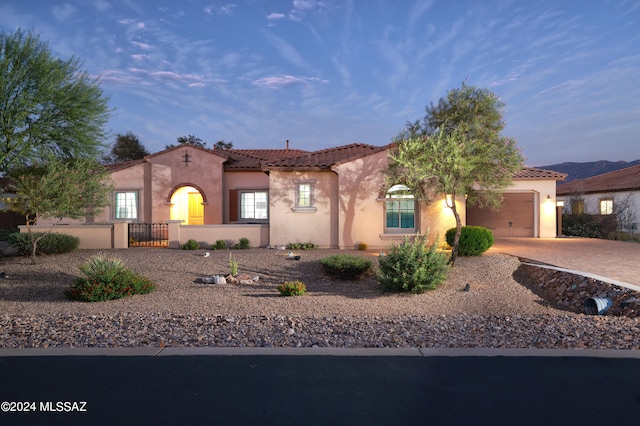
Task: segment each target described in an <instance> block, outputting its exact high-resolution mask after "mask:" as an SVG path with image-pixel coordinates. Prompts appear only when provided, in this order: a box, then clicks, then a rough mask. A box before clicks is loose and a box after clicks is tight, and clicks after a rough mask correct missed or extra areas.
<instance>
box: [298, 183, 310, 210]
mask: <svg viewBox="0 0 640 426" xmlns="http://www.w3.org/2000/svg"><path fill="white" fill-rule="evenodd" d="M298 207H311V184H309V183H301V184H299V185H298Z"/></svg>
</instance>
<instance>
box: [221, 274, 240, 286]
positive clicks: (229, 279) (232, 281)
mask: <svg viewBox="0 0 640 426" xmlns="http://www.w3.org/2000/svg"><path fill="white" fill-rule="evenodd" d="M224 278H226V280H227V283H229V284H238V283H239V282H240V280H238V279H237V278H236V277H234V276H233V275H231V274H229V275H227V276H226V277H224Z"/></svg>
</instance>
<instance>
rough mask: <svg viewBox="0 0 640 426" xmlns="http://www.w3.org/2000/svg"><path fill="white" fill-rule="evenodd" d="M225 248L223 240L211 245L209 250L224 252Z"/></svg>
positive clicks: (225, 244)
mask: <svg viewBox="0 0 640 426" xmlns="http://www.w3.org/2000/svg"><path fill="white" fill-rule="evenodd" d="M226 248H227V242H226V241H225V240H218V241H216V243H215V244H212V245H211V250H224V249H226Z"/></svg>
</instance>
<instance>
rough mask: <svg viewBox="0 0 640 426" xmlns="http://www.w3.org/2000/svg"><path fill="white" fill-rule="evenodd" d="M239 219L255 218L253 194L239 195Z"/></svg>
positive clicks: (244, 193)
mask: <svg viewBox="0 0 640 426" xmlns="http://www.w3.org/2000/svg"><path fill="white" fill-rule="evenodd" d="M240 200H241V201H240V217H241V218H242V219H253V218H254V216H255V206H256V202H255V194H254V193H253V192H243V193H242V194H240Z"/></svg>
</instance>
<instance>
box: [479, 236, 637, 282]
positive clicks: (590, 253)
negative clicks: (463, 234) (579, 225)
mask: <svg viewBox="0 0 640 426" xmlns="http://www.w3.org/2000/svg"><path fill="white" fill-rule="evenodd" d="M489 251H490V252H497V253H504V254H508V255H512V256H517V257H519V258H521V259H527V260H532V261H536V262H540V263H545V264H548V265H553V266H557V267H560V268H565V269H570V270H572V271H575V273H577V274H581V273H582V275H584V273H587V274H592V275H598V276H600V277H604V278H608V279H609V280H615V281H620V282H623V283H627V284H632V285H635V286H640V244H639V243H632V242H623V241H609V240H599V239H595V238H573V237H567V238H496V241H495V244H494V245H493V247H491V249H490V250H489Z"/></svg>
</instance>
